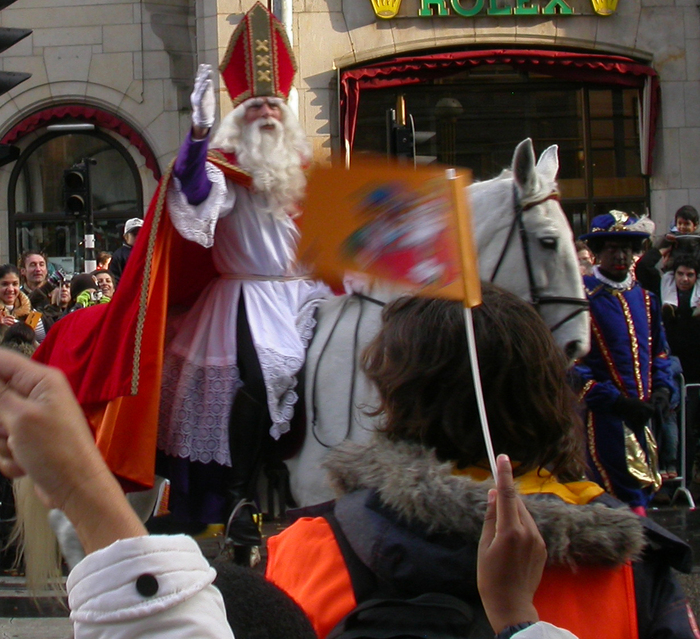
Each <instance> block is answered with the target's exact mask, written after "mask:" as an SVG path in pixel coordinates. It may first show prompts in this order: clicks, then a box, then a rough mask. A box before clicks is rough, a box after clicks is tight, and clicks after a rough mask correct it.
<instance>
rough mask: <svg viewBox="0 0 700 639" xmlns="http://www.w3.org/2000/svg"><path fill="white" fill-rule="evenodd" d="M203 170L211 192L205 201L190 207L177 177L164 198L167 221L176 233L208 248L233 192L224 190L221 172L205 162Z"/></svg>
mask: <svg viewBox="0 0 700 639" xmlns="http://www.w3.org/2000/svg"><path fill="white" fill-rule="evenodd" d="M206 171H207V177H208V178H209V181H210V182H211V191H209V195H208V196H207V199H206V200H204V202H202V203H201V204H197V205H195V206H193V205H192V204H190V203H189V202H188V201H187V198H186V197H185V194H184V193H183V192H182V189H181V185H180V180H178V179H177V178H176V177H173V178H172V179H171V180H170V184H169V185H168V192H167V194H166V199H167V202H168V211H169V212H170V219H171V221H172V223H173V226H174V227H175V228H176V229H177V231H178V233H179V234H180V235H182V237H184V238H185V239H186V240H191V241H192V242H197V244H200V245H201V246H204V247H205V248H210V247H211V246H213V245H214V230H215V229H216V223H217V222H218V220H219V218H220V217H224V216H226V215H228V214H229V213H230V212H231V210H232V209H233V205H234V204H235V202H236V195H235V190H234V189H229V188H227V184H226V176H225V175H224V174H223V172H222V171H221V169H219V168H217V167H215V166H214V165H213V164H210V163H209V162H207V164H206Z"/></svg>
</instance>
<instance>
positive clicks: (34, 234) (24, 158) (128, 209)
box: [8, 129, 143, 271]
mask: <svg viewBox="0 0 700 639" xmlns="http://www.w3.org/2000/svg"><path fill="white" fill-rule="evenodd" d="M84 158H91V159H92V160H94V161H95V163H94V164H93V165H91V166H90V177H91V185H92V197H93V211H94V219H95V247H96V250H98V251H114V250H115V249H117V248H118V247H119V246H121V244H122V229H123V225H124V222H125V220H127V219H128V218H130V217H143V192H142V184H141V177H140V175H139V171H138V168H137V166H136V163H135V162H134V160H133V158H132V157H131V155H130V154H129V153H128V151H127V150H126V149H125V148H124V146H123V145H122V144H120V143H119V142H118V141H117V140H116V139H115V138H114V137H112V136H110V135H108V134H107V133H105V132H103V131H100V130H97V129H94V130H87V131H67V132H63V131H61V132H58V131H57V132H48V133H46V134H45V135H43V136H41V137H39V138H38V139H36V140H34V142H32V143H31V144H30V145H29V146H28V147H27V148H26V149H25V151H24V152H23V153H22V155H21V156H20V158H19V159H18V160H17V163H16V165H15V167H14V168H13V171H12V174H11V176H10V184H9V191H8V197H9V202H8V204H9V227H10V255H11V256H12V258H13V259H15V258H16V256H17V255H19V254H21V253H22V252H23V251H26V250H37V251H43V252H44V253H46V254H47V255H48V256H49V258H50V261H52V262H54V263H55V264H59V265H61V266H63V268H64V269H66V270H67V271H77V270H80V269H81V268H82V263H83V259H84V247H83V238H84V227H85V221H84V220H82V219H75V218H74V217H72V216H69V215H67V214H66V213H65V212H64V204H63V172H64V171H65V170H66V169H69V168H71V167H72V166H73V165H74V164H76V163H79V162H81V161H82V160H83V159H84Z"/></svg>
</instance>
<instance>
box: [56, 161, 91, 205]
mask: <svg viewBox="0 0 700 639" xmlns="http://www.w3.org/2000/svg"><path fill="white" fill-rule="evenodd" d="M89 209H90V173H89V171H88V169H87V167H86V166H85V163H84V162H81V163H80V164H74V165H73V166H72V167H71V168H70V169H66V170H65V171H64V172H63V210H64V211H65V213H66V215H72V216H74V217H87V216H88V214H89Z"/></svg>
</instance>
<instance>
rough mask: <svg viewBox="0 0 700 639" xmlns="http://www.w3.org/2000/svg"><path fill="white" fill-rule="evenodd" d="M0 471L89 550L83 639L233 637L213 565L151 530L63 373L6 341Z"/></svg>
mask: <svg viewBox="0 0 700 639" xmlns="http://www.w3.org/2000/svg"><path fill="white" fill-rule="evenodd" d="M0 471H2V473H3V474H4V475H6V476H7V477H11V478H15V477H22V476H25V475H28V476H29V477H31V478H32V479H33V481H34V484H35V487H36V491H37V493H38V494H39V496H40V498H41V499H42V501H44V502H45V503H46V504H47V505H48V506H49V507H55V508H60V509H61V510H63V511H64V512H65V513H66V515H67V516H68V518H69V519H70V520H71V522H72V523H73V525H74V526H75V529H76V531H77V533H78V537H79V539H80V542H81V543H82V545H83V547H84V549H85V550H86V551H87V552H88V553H90V554H88V555H87V557H85V559H83V560H82V561H81V562H80V563H78V565H77V566H76V567H75V568H74V569H73V571H72V572H71V574H70V575H69V577H68V582H67V588H68V598H69V604H70V607H71V619H72V621H73V623H74V636H75V638H76V639H139V638H141V637H145V636H148V637H153V639H156V638H157V637H172V632H173V628H176V629H177V631H178V635H177V636H179V637H197V638H198V639H233V633H232V632H231V629H230V627H229V625H228V622H227V621H226V614H225V610H224V604H223V600H222V598H221V593H219V591H218V590H216V588H214V587H213V586H212V585H211V584H212V582H213V580H214V577H215V571H214V570H213V569H212V568H211V567H210V565H209V563H208V562H207V560H206V559H205V558H204V557H203V556H202V554H201V552H200V550H199V548H198V546H197V544H196V542H195V541H194V540H193V539H192V538H190V537H187V536H185V535H172V536H164V537H149V536H148V535H147V533H146V530H145V528H144V527H143V525H142V524H141V521H140V520H139V519H138V517H137V516H136V514H135V513H134V511H133V510H132V509H131V507H130V506H129V504H128V502H127V501H126V498H125V497H124V494H123V493H122V491H121V488H120V487H119V484H118V483H117V481H116V480H115V479H114V477H113V476H112V473H111V472H110V471H109V469H108V468H107V466H106V464H105V463H104V461H103V460H102V457H101V455H100V453H99V451H98V450H97V448H96V446H95V444H94V442H93V438H92V433H91V431H90V428H89V427H88V425H87V423H86V421H85V418H84V417H83V413H82V410H81V409H80V407H79V406H78V403H77V402H76V400H75V397H74V396H73V394H72V392H71V389H70V387H69V385H68V382H67V381H66V379H65V377H64V376H63V374H62V373H61V372H59V371H58V370H56V369H52V368H48V367H46V366H43V365H42V364H38V363H36V362H33V361H31V360H29V359H26V358H24V357H22V356H20V355H17V354H15V353H12V352H10V351H6V350H5V349H0Z"/></svg>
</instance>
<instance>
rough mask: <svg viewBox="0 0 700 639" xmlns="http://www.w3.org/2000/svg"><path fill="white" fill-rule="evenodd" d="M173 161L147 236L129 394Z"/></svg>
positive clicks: (134, 380)
mask: <svg viewBox="0 0 700 639" xmlns="http://www.w3.org/2000/svg"><path fill="white" fill-rule="evenodd" d="M174 164H175V160H174V159H173V160H172V162H170V164H169V165H168V168H167V169H166V170H165V173H164V175H163V179H162V180H161V183H160V191H159V192H158V200H157V202H156V206H155V208H154V209H153V212H152V213H151V215H153V220H152V221H151V229H150V230H151V232H150V233H149V235H148V248H147V249H146V263H145V264H144V269H143V278H142V280H141V292H140V295H139V310H138V315H137V318H136V337H135V340H134V363H133V368H132V373H131V394H132V395H136V394H137V393H138V390H139V375H140V367H141V346H142V343H143V327H144V324H145V322H146V310H147V307H148V291H149V289H150V283H151V270H152V267H153V252H154V251H155V246H156V236H157V234H158V227H159V226H160V219H161V215H162V213H163V208H164V203H165V195H166V193H167V191H168V184H169V183H170V177H171V175H172V171H173V166H174Z"/></svg>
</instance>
